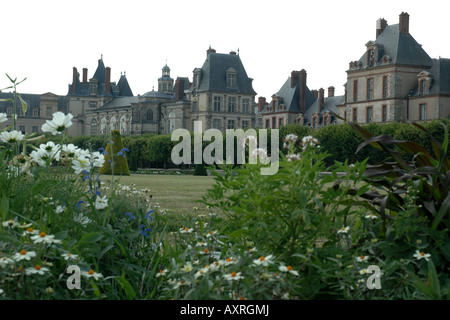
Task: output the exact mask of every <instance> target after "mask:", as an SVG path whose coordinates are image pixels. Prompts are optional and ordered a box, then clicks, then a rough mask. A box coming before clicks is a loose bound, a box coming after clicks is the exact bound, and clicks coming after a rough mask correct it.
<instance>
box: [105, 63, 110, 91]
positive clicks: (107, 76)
mask: <svg viewBox="0 0 450 320" xmlns="http://www.w3.org/2000/svg"><path fill="white" fill-rule="evenodd" d="M105 94H111V68H110V67H106V68H105Z"/></svg>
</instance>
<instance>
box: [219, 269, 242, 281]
mask: <svg viewBox="0 0 450 320" xmlns="http://www.w3.org/2000/svg"><path fill="white" fill-rule="evenodd" d="M223 277H224V279H225V280H228V281H235V280H241V279H244V277H243V276H242V275H241V272H234V271H233V272H232V273H228V274H224V275H223Z"/></svg>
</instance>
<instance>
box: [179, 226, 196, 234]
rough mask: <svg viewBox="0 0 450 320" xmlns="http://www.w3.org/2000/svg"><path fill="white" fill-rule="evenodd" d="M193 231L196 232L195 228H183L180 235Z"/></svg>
mask: <svg viewBox="0 0 450 320" xmlns="http://www.w3.org/2000/svg"><path fill="white" fill-rule="evenodd" d="M192 231H194V229H193V228H187V227H186V228H181V229H180V233H192Z"/></svg>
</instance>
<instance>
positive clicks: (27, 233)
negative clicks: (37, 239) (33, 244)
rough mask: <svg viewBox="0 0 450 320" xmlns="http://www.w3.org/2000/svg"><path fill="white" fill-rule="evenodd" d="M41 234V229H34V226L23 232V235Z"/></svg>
mask: <svg viewBox="0 0 450 320" xmlns="http://www.w3.org/2000/svg"><path fill="white" fill-rule="evenodd" d="M36 234H39V230H34V229H33V228H28V229H27V231H25V232H24V233H22V237H24V236H27V235H33V236H34V235H36Z"/></svg>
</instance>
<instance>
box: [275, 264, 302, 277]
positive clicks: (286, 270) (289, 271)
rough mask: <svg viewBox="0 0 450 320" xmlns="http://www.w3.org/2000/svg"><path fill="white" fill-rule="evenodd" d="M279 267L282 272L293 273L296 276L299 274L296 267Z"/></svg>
mask: <svg viewBox="0 0 450 320" xmlns="http://www.w3.org/2000/svg"><path fill="white" fill-rule="evenodd" d="M278 269H279V270H280V271H282V272H287V273H290V274H293V275H294V276H298V272H297V271H295V270H294V269H292V267H291V266H284V265H281V266H280V267H279V268H278Z"/></svg>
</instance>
